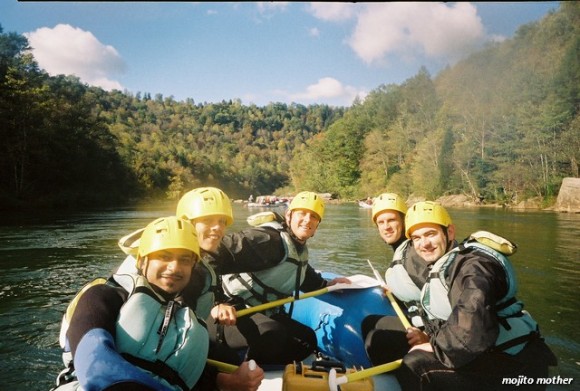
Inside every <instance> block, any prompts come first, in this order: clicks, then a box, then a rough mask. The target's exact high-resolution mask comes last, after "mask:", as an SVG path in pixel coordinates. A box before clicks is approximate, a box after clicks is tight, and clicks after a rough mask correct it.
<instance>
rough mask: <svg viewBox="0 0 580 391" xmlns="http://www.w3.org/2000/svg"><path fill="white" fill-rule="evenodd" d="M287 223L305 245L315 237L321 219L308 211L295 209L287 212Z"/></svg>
mask: <svg viewBox="0 0 580 391" xmlns="http://www.w3.org/2000/svg"><path fill="white" fill-rule="evenodd" d="M286 223H287V224H288V226H289V227H290V229H291V230H292V233H293V234H294V236H296V238H297V239H298V240H299V241H300V242H302V243H305V242H306V241H307V240H308V239H310V238H311V237H313V236H314V233H315V232H316V229H317V228H318V224H320V217H318V215H317V214H316V213H314V212H311V211H310V210H308V209H294V210H292V211H287V212H286Z"/></svg>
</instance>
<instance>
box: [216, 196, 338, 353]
mask: <svg viewBox="0 0 580 391" xmlns="http://www.w3.org/2000/svg"><path fill="white" fill-rule="evenodd" d="M324 209H325V205H324V201H323V200H322V199H321V198H320V196H319V195H318V194H316V193H314V192H309V191H304V192H301V193H299V194H298V195H296V196H295V197H294V198H293V199H292V201H291V202H290V205H289V207H288V209H287V211H286V212H285V215H284V217H283V218H282V216H280V215H277V216H278V219H277V220H273V221H269V222H266V223H263V224H261V225H259V226H255V227H251V228H247V229H244V230H242V231H240V232H236V233H232V234H228V235H226V236H225V237H224V239H223V240H222V244H221V245H220V247H219V248H218V251H217V252H216V253H214V254H212V256H213V260H212V262H211V264H212V266H214V269H215V270H216V271H217V272H218V274H227V275H225V276H223V286H224V290H225V291H226V293H227V294H228V296H230V297H231V299H232V300H233V301H237V302H238V303H239V305H240V306H241V307H245V306H255V305H258V304H262V303H266V302H270V301H273V300H276V299H280V298H285V297H288V296H292V295H294V296H297V295H298V292H299V291H306V292H308V291H313V290H316V289H320V288H323V287H325V286H327V285H332V284H335V283H337V282H349V281H348V279H345V278H338V279H334V280H332V281H327V280H325V279H324V278H322V276H321V275H320V274H319V273H317V272H316V271H315V270H314V269H313V268H312V266H311V265H310V264H309V263H308V261H309V257H308V247H307V245H306V242H307V241H308V239H310V238H311V237H312V236H314V234H315V233H316V230H317V229H318V226H319V224H320V222H321V221H322V219H323V217H324ZM272 216H276V215H275V214H272ZM209 327H210V329H211V325H209ZM219 339H220V341H222V342H223V343H224V344H226V345H227V346H229V347H232V348H246V347H247V348H248V351H247V357H248V358H252V359H254V360H256V362H258V363H259V364H260V363H261V364H287V363H291V362H292V361H300V360H302V359H304V358H306V357H307V356H308V355H310V354H311V353H313V352H314V351H315V349H316V347H317V341H316V335H315V333H314V331H313V330H312V329H310V328H309V327H307V326H305V325H303V324H301V323H299V322H297V321H294V320H293V319H291V317H290V316H289V314H288V313H286V311H285V310H284V308H283V307H278V308H275V309H273V310H270V311H265V312H264V313H257V314H254V315H252V316H247V317H242V318H240V319H238V320H237V323H236V326H232V327H226V328H224V333H223V335H220V336H219Z"/></svg>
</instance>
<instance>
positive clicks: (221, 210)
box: [118, 187, 263, 390]
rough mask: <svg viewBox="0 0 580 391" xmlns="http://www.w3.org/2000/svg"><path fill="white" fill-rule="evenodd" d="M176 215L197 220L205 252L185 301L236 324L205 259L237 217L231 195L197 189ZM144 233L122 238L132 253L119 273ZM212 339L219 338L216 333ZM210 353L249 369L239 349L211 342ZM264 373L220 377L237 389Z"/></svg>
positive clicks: (201, 313) (205, 315) (212, 318)
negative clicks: (240, 356)
mask: <svg viewBox="0 0 580 391" xmlns="http://www.w3.org/2000/svg"><path fill="white" fill-rule="evenodd" d="M176 216H177V217H179V218H182V219H184V220H188V221H190V222H191V223H192V224H193V226H194V228H195V231H196V234H197V237H198V240H199V246H200V255H201V259H200V262H198V263H197V264H196V266H195V268H194V269H193V272H192V276H191V280H190V282H189V284H187V285H186V287H185V288H184V291H183V294H182V296H183V298H184V301H185V302H186V303H187V305H188V306H190V307H191V308H192V309H193V310H194V311H195V313H196V315H197V316H198V317H199V318H201V319H204V320H206V321H207V323H208V324H211V325H212V326H213V325H214V323H216V322H217V323H220V324H224V325H232V324H235V323H236V313H235V309H234V307H233V306H231V305H228V304H227V303H226V301H227V298H226V297H225V296H224V295H223V293H222V290H221V280H220V277H219V275H218V274H217V273H216V272H215V271H214V269H213V267H212V266H210V265H209V264H208V263H207V262H206V260H205V259H206V254H208V253H210V252H213V251H215V250H216V249H217V247H218V245H219V244H220V242H221V239H222V238H223V236H224V235H225V231H226V229H227V227H228V226H230V225H231V224H232V223H233V221H234V218H233V211H232V205H231V201H230V199H229V197H228V196H227V195H226V194H225V193H224V192H223V191H222V190H221V189H218V188H216V187H200V188H196V189H193V190H191V191H189V192H187V193H186V194H184V195H183V196H182V197H181V199H180V200H179V202H178V204H177V208H176ZM141 233H142V230H137V231H135V232H133V233H131V234H129V235H127V236H125V237H124V238H122V239H121V240H120V241H119V246H120V247H121V248H122V249H123V251H124V252H126V253H128V254H129V255H128V257H127V259H126V260H125V261H124V263H123V265H121V267H120V268H119V271H118V272H119V273H122V272H127V271H129V272H130V271H131V268H132V264H134V261H133V259H134V258H133V256H132V255H131V254H132V253H134V249H135V247H136V246H138V245H139V242H140V237H141ZM212 330H213V329H212ZM210 331H211V330H210ZM212 339H215V338H213V336H212ZM209 356H210V358H212V359H215V360H218V361H225V362H229V363H232V364H237V365H240V366H241V368H243V369H247V365H248V362H242V360H241V359H240V358H239V356H238V355H237V353H236V352H233V351H229V350H228V349H224V348H222V347H220V346H218V345H216V344H213V343H212V344H211V345H210V351H209ZM216 376H217V374H216ZM260 376H263V371H262V370H261V369H260V368H258V370H257V371H251V372H248V371H247V370H243V371H241V372H235V373H234V374H232V375H228V376H226V375H225V374H220V375H219V379H218V381H222V382H224V381H228V382H229V384H231V385H233V386H235V388H236V389H237V390H251V389H252V387H253V384H254V383H255V382H256V381H259V380H260ZM224 378H225V379H224ZM246 385H249V388H246Z"/></svg>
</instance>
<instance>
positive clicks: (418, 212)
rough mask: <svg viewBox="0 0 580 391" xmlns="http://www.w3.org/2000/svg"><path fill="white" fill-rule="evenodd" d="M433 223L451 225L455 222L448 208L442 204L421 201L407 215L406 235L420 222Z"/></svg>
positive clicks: (408, 236)
mask: <svg viewBox="0 0 580 391" xmlns="http://www.w3.org/2000/svg"><path fill="white" fill-rule="evenodd" d="M424 223H432V224H439V225H441V226H443V227H449V226H450V225H451V224H452V223H453V222H452V221H451V217H450V216H449V213H447V210H446V209H445V208H444V207H443V206H441V204H439V203H437V202H432V201H421V202H417V203H416V204H415V205H413V206H411V208H409V210H408V211H407V214H406V215H405V236H407V238H410V237H411V236H410V235H409V233H410V232H411V230H412V229H413V228H414V227H415V226H416V225H418V224H424Z"/></svg>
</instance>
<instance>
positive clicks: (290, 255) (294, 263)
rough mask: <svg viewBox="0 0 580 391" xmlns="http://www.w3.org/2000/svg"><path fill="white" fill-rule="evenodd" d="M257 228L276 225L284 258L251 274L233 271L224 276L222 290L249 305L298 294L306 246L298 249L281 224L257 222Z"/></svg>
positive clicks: (303, 276) (303, 268) (305, 256)
mask: <svg viewBox="0 0 580 391" xmlns="http://www.w3.org/2000/svg"><path fill="white" fill-rule="evenodd" d="M259 227H272V228H275V229H276V230H277V231H278V232H279V233H280V236H281V238H282V243H283V244H284V250H285V255H284V258H283V259H282V260H281V261H280V262H279V263H278V264H277V265H276V266H273V267H271V268H268V269H265V270H260V271H257V272H251V273H236V274H229V275H225V276H223V281H222V284H223V287H224V291H225V292H226V293H227V294H228V295H229V296H236V297H238V298H241V299H243V300H244V302H245V304H246V305H248V306H256V305H259V304H262V303H268V302H270V301H273V300H278V299H281V298H285V297H288V296H292V294H293V293H294V295H297V294H298V290H299V288H300V286H301V285H302V282H304V278H305V276H306V266H307V265H308V248H307V247H306V246H305V247H304V248H303V250H302V252H298V250H297V248H296V245H295V244H294V241H293V240H292V238H291V237H290V234H289V233H288V232H286V230H285V229H284V227H283V226H282V224H280V223H279V222H276V221H272V222H268V223H264V224H260V225H259ZM280 311H284V309H283V307H277V308H274V309H272V310H269V311H266V312H267V313H269V314H272V313H275V312H280Z"/></svg>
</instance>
